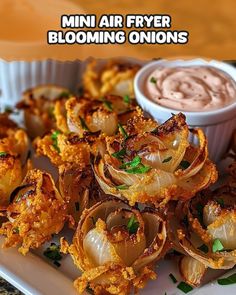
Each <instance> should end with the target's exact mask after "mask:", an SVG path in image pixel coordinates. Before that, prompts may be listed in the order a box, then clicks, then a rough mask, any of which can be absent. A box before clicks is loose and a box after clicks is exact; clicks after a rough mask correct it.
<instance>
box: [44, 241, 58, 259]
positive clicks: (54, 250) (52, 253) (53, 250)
mask: <svg viewBox="0 0 236 295" xmlns="http://www.w3.org/2000/svg"><path fill="white" fill-rule="evenodd" d="M43 255H44V256H45V257H47V258H49V259H51V260H54V261H59V260H61V259H62V256H61V254H60V247H59V246H58V245H56V244H55V243H51V246H49V247H48V248H47V249H46V250H45V251H44V252H43Z"/></svg>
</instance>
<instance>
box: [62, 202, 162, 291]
mask: <svg viewBox="0 0 236 295" xmlns="http://www.w3.org/2000/svg"><path fill="white" fill-rule="evenodd" d="M166 236H167V233H166V224H165V221H163V219H162V218H161V217H160V216H159V215H158V214H157V213H156V212H155V211H148V210H146V211H142V212H140V211H139V210H137V209H134V208H132V207H130V206H129V205H128V204H127V203H125V202H123V201H121V200H118V199H112V198H110V199H107V201H104V202H99V203H97V204H95V205H94V206H93V207H91V208H90V209H89V210H85V211H84V213H83V215H82V217H81V220H80V222H79V225H78V228H77V231H76V233H75V235H74V238H73V244H72V245H71V246H69V248H68V249H67V247H68V245H67V243H66V242H65V240H62V250H63V251H66V250H68V251H69V253H70V254H71V256H72V258H73V260H74V263H75V264H76V265H77V266H78V267H79V268H80V269H81V270H82V271H83V274H82V276H81V277H80V278H78V279H77V280H76V281H75V282H74V284H75V287H76V288H77V290H78V291H79V293H82V292H83V291H84V290H85V288H86V287H87V286H88V285H89V286H90V287H91V288H92V289H93V290H94V291H95V294H106V292H108V293H109V294H129V292H130V290H131V287H132V286H134V288H135V289H138V288H143V287H144V285H145V283H146V281H147V280H148V279H150V278H151V279H155V278H156V274H155V273H154V271H153V264H154V262H155V261H157V260H158V259H159V258H160V257H161V256H162V255H164V252H165V251H166V248H167V244H166Z"/></svg>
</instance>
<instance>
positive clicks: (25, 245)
mask: <svg viewBox="0 0 236 295" xmlns="http://www.w3.org/2000/svg"><path fill="white" fill-rule="evenodd" d="M11 197H12V200H11V202H12V203H11V204H10V205H9V207H8V209H7V216H8V218H9V221H8V222H5V223H3V224H2V227H1V229H0V234H2V235H5V236H6V238H5V242H4V247H17V246H20V248H19V252H21V253H22V254H23V255H25V254H26V253H27V252H28V251H29V249H30V248H39V247H40V246H41V245H42V244H43V243H44V242H46V241H48V240H50V239H51V237H52V234H58V233H59V232H60V231H61V229H62V228H63V226H64V223H65V221H66V219H67V205H66V202H65V201H64V200H63V199H62V197H61V195H60V194H59V192H58V190H57V189H56V187H55V184H54V182H53V179H52V178H51V176H50V175H49V174H48V173H46V172H43V171H40V170H36V169H35V170H30V171H29V172H28V173H27V175H26V177H25V179H24V180H23V182H22V184H21V185H20V186H19V187H18V188H16V189H15V191H14V192H13V193H12V195H11Z"/></svg>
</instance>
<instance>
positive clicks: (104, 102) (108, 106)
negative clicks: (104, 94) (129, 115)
mask: <svg viewBox="0 0 236 295" xmlns="http://www.w3.org/2000/svg"><path fill="white" fill-rule="evenodd" d="M103 104H104V106H105V107H106V108H107V109H108V111H110V112H112V111H113V107H112V103H111V102H110V101H109V100H104V101H103Z"/></svg>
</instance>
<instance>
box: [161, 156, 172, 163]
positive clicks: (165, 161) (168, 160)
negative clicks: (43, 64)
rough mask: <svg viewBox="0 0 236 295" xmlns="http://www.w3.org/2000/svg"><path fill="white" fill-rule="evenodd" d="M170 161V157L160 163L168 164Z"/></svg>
mask: <svg viewBox="0 0 236 295" xmlns="http://www.w3.org/2000/svg"><path fill="white" fill-rule="evenodd" d="M170 160H172V157H171V156H170V157H168V158H166V159H164V160H163V161H162V163H167V162H170Z"/></svg>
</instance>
